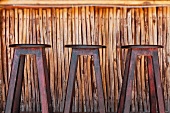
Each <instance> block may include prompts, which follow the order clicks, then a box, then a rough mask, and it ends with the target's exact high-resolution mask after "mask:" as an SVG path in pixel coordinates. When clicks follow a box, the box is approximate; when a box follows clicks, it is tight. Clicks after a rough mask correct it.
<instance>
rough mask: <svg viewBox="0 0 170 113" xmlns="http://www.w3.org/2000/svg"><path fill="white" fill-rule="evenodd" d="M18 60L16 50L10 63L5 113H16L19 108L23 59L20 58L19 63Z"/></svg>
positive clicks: (18, 54)
mask: <svg viewBox="0 0 170 113" xmlns="http://www.w3.org/2000/svg"><path fill="white" fill-rule="evenodd" d="M19 60H20V53H19V51H18V50H15V52H14V58H13V63H12V70H11V75H10V82H9V89H8V96H7V102H6V107H5V113H18V111H19V108H20V107H19V103H20V98H19V95H21V94H20V91H21V87H22V86H21V85H20V84H22V81H21V80H22V78H23V75H22V72H23V69H22V67H24V66H23V65H24V64H23V63H24V57H21V61H20V62H19ZM19 67H20V68H19ZM18 69H19V70H18ZM18 71H19V74H18ZM18 76H19V77H18ZM17 82H19V83H17ZM15 90H19V91H17V92H16V91H15ZM15 92H16V93H15ZM14 93H15V95H14ZM18 98H19V100H17V99H18ZM16 100H17V101H16ZM13 105H14V106H15V107H14V106H13ZM12 109H13V110H12Z"/></svg>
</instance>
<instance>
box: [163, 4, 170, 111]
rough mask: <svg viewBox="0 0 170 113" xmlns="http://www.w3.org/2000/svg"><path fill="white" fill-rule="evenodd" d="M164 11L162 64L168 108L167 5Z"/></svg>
mask: <svg viewBox="0 0 170 113" xmlns="http://www.w3.org/2000/svg"><path fill="white" fill-rule="evenodd" d="M162 10H163V12H162V45H163V46H164V47H163V49H162V59H163V61H162V65H163V69H162V70H163V73H162V74H163V75H164V76H165V84H166V85H165V87H166V88H165V89H164V91H165V93H166V94H165V93H164V94H165V95H166V96H165V98H164V99H165V109H168V98H169V96H168V95H167V94H168V91H167V89H168V88H167V75H166V69H167V68H166V66H167V64H166V63H167V62H166V30H167V23H166V22H167V20H166V18H167V17H166V16H167V12H166V11H167V8H166V7H163V9H162Z"/></svg>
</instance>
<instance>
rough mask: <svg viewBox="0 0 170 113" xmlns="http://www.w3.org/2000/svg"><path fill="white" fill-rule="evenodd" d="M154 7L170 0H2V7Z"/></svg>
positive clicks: (168, 2)
mask: <svg viewBox="0 0 170 113" xmlns="http://www.w3.org/2000/svg"><path fill="white" fill-rule="evenodd" d="M89 5H90V6H108V7H109V6H111V7H112V6H115V7H120V6H123V7H131V6H133V7H139V6H140V7H149V6H151V7H153V6H168V5H170V1H169V0H26V1H25V0H1V1H0V7H40V6H41V7H72V6H89Z"/></svg>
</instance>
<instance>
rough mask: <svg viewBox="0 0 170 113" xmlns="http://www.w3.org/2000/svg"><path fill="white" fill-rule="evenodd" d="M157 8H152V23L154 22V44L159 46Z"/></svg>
mask: <svg viewBox="0 0 170 113" xmlns="http://www.w3.org/2000/svg"><path fill="white" fill-rule="evenodd" d="M156 13H157V12H156V7H153V8H152V22H153V27H152V29H153V43H154V45H157V43H158V42H157V32H158V31H157V15H156Z"/></svg>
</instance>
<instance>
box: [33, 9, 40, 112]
mask: <svg viewBox="0 0 170 113" xmlns="http://www.w3.org/2000/svg"><path fill="white" fill-rule="evenodd" d="M32 20H33V21H32V22H33V23H32V28H33V29H32V32H33V34H32V36H33V37H32V43H33V44H36V43H37V40H36V10H35V9H33V11H32ZM32 63H33V64H32V65H33V75H34V78H32V80H34V83H35V109H37V111H39V110H40V99H39V89H38V78H37V76H38V72H37V69H36V63H35V57H33V62H32Z"/></svg>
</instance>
